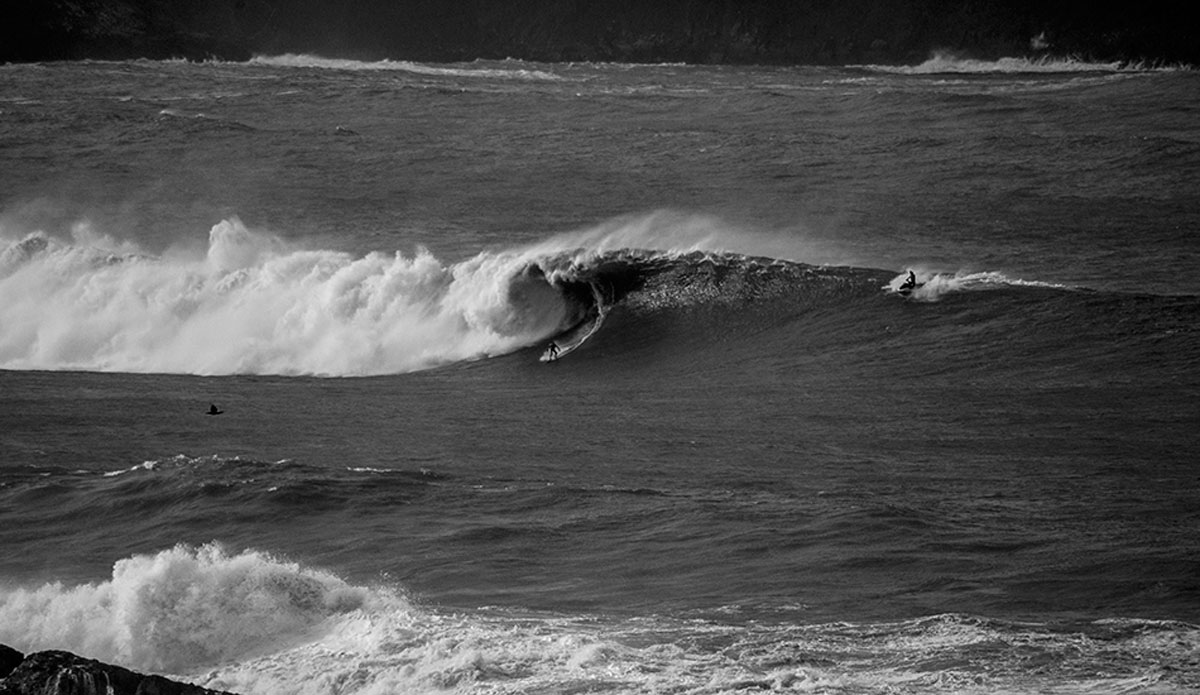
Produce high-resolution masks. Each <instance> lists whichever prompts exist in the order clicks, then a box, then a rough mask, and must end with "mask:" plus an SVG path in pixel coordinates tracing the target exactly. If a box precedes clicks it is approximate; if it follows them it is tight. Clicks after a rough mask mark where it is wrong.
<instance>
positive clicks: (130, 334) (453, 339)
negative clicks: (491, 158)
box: [0, 216, 1061, 376]
mask: <svg viewBox="0 0 1200 695" xmlns="http://www.w3.org/2000/svg"><path fill="white" fill-rule="evenodd" d="M721 234H725V238H721ZM735 237H738V235H737V234H736V233H733V232H730V231H729V230H728V228H727V227H723V226H722V225H720V224H714V225H709V224H705V223H704V222H703V220H697V219H694V218H688V219H686V220H684V221H683V222H682V223H681V222H680V220H677V219H673V218H667V219H666V220H664V219H658V218H655V217H654V216H650V217H646V218H633V219H622V220H615V221H613V222H611V223H608V224H605V225H600V226H597V227H595V228H593V229H591V230H584V231H581V232H577V233H572V234H564V235H560V236H558V237H554V238H552V239H549V240H546V241H544V242H542V243H539V244H535V245H530V246H525V247H516V248H511V249H504V250H489V251H483V252H480V253H478V254H476V255H475V256H474V257H471V258H468V259H466V260H463V261H459V262H455V263H444V262H442V261H440V260H439V259H437V258H436V257H435V256H434V255H433V254H432V253H430V252H429V251H427V250H424V249H417V250H416V251H415V252H413V253H412V254H410V255H406V254H404V253H400V252H395V253H379V252H374V253H368V254H366V255H364V256H355V255H352V254H349V253H345V252H339V251H330V250H311V249H305V248H299V247H296V246H294V245H292V244H289V243H287V242H285V241H284V240H282V239H280V238H279V237H276V236H274V235H271V234H269V233H266V232H260V231H252V230H250V229H247V228H246V227H245V225H243V224H242V223H241V222H239V221H238V220H236V219H234V220H226V221H222V222H221V223H219V224H217V225H216V226H214V227H213V228H212V230H211V231H210V233H209V239H208V247H207V249H206V250H205V251H204V253H202V254H187V253H182V252H170V251H169V252H166V253H164V254H161V255H149V254H146V253H143V252H142V251H141V250H139V249H138V248H137V247H135V246H133V245H131V244H128V243H121V242H116V241H114V240H112V239H109V238H106V237H103V236H101V235H98V234H96V233H94V232H92V231H90V229H89V228H88V227H87V226H85V225H79V226H77V227H76V228H75V230H74V232H73V238H72V240H71V241H69V242H67V241H61V240H58V239H56V238H53V237H50V236H47V235H45V234H43V233H40V232H36V233H33V234H29V235H27V236H25V237H24V238H22V239H20V240H19V241H13V242H10V243H9V244H8V245H7V246H6V247H0V296H3V297H4V302H3V303H0V326H3V331H2V332H0V369H34V370H38V369H45V370H84V371H111V372H145V373H183V374H201V375H219V374H284V375H299V374H305V375H324V376H361V375H374V374H393V373H402V372H411V371H417V370H421V369H427V368H431V367H436V366H439V365H445V364H451V363H456V362H462V361H469V360H476V359H481V358H485V357H493V356H499V355H504V354H509V353H513V352H517V351H520V350H522V349H525V348H528V347H532V346H535V345H541V344H544V343H545V342H546V341H549V340H552V339H557V340H560V341H562V340H566V341H567V342H568V345H567V347H568V348H574V347H576V346H577V344H581V343H582V341H584V340H587V339H589V338H590V337H591V336H593V335H596V334H597V333H598V332H599V331H598V329H599V328H600V325H601V323H602V322H603V321H604V320H605V317H606V316H608V315H609V313H610V311H609V310H610V309H614V307H615V308H617V309H619V310H620V312H623V313H624V314H625V316H626V317H628V316H630V315H632V316H633V317H634V323H637V324H639V325H640V326H641V327H642V328H643V329H644V328H645V327H646V326H648V325H650V324H651V323H652V321H647V320H645V318H646V316H647V314H654V313H656V312H662V311H675V312H676V315H677V316H678V315H679V312H678V311H676V310H690V309H694V308H695V307H697V306H704V307H707V308H709V309H713V310H716V311H718V312H723V313H720V314H709V315H707V316H706V317H705V318H703V319H701V320H698V321H693V322H688V321H683V322H682V323H683V324H684V325H692V326H693V328H694V329H695V330H696V331H699V332H700V333H699V334H698V335H701V336H702V335H708V334H713V333H715V332H719V331H721V330H722V328H721V327H722V326H724V328H725V330H726V332H727V333H730V334H731V335H732V334H734V333H737V332H738V331H740V330H741V328H739V327H738V326H739V325H741V324H739V323H738V322H739V321H742V320H743V319H744V316H745V314H746V313H747V312H746V311H745V310H747V309H752V313H756V314H758V315H759V316H761V317H762V319H763V322H764V323H763V325H774V324H778V323H779V322H780V320H781V317H783V319H786V317H788V316H794V315H796V313H797V312H799V311H807V310H810V309H813V308H822V309H829V310H833V311H837V312H841V314H842V315H843V316H845V317H846V320H847V321H851V322H852V321H853V318H852V315H857V314H858V311H859V310H855V309H851V305H852V304H856V303H858V302H861V301H868V302H878V301H880V300H881V299H882V298H884V297H886V296H887V295H889V294H891V295H894V294H895V293H894V290H896V289H897V288H898V287H899V283H900V281H901V279H902V277H903V274H901V275H897V274H896V272H894V271H887V270H878V269H871V268H861V267H853V266H841V265H813V264H810V263H802V262H798V261H793V260H782V259H780V258H779V257H777V256H776V255H745V254H743V253H741V252H734V251H732V250H730V247H731V246H732V247H737V246H740V247H741V248H742V249H756V250H758V251H759V252H760V253H761V252H765V253H775V254H777V255H779V256H786V255H788V254H787V253H785V252H781V251H780V249H779V248H777V247H776V246H774V245H773V243H772V242H764V241H763V240H762V239H752V238H751V239H749V241H748V240H747V238H745V237H743V238H735ZM731 242H732V243H731ZM813 255H814V256H815V257H816V258H818V259H819V258H820V252H819V250H818V251H816V252H814V254H813ZM918 272H920V279H921V281H922V283H923V284H922V286H921V288H920V289H918V290H917V291H916V292H913V293H912V295H911V296H910V297H908V299H909V300H910V301H937V300H939V299H940V298H942V297H943V296H944V295H946V294H947V293H956V292H960V291H964V290H977V289H992V288H1006V287H1015V286H1023V285H1033V286H1037V287H1047V288H1048V287H1053V286H1049V285H1044V284H1042V283H1036V282H1035V283H1028V282H1022V281H1020V280H1012V279H1009V278H1007V277H1005V276H1003V275H1002V274H999V273H972V274H955V275H948V274H939V273H935V272H932V271H920V270H919V269H918ZM1060 289H1061V288H1060ZM876 306H879V305H876ZM730 309H731V310H732V311H728V310H730ZM678 323H679V322H673V323H672V325H678ZM626 325H627V326H628V322H627V324H626ZM743 327H744V326H743ZM693 337H696V336H693Z"/></svg>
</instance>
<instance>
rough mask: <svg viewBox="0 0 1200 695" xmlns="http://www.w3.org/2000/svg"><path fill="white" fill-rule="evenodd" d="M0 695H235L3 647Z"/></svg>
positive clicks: (71, 657)
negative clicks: (22, 652)
mask: <svg viewBox="0 0 1200 695" xmlns="http://www.w3.org/2000/svg"><path fill="white" fill-rule="evenodd" d="M0 695H232V694H231V693H225V692H223V691H217V690H208V689H207V688H201V687H200V686H198V685H192V684H190V683H180V682H178V681H173V680H171V679H169V678H164V677H163V676H158V675H145V674H141V673H137V672H135V671H130V670H129V669H126V668H122V667H120V666H113V665H112V664H106V663H103V662H100V661H96V660H95V659H86V658H84V657H82V656H78V655H76V654H72V653H71V652H64V651H58V650H51V651H42V652H34V653H32V654H28V655H24V654H21V653H20V652H18V651H17V650H15V649H13V648H12V647H9V646H7V645H3V644H0Z"/></svg>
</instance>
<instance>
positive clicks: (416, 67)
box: [250, 53, 562, 82]
mask: <svg viewBox="0 0 1200 695" xmlns="http://www.w3.org/2000/svg"><path fill="white" fill-rule="evenodd" d="M250 63H251V64H252V65H269V66H272V67H284V68H322V69H327V70H363V71H380V70H383V71H387V70H392V71H399V72H408V73H413V74H417V75H428V76H433V77H478V78H487V79H505V80H530V81H547V82H553V81H558V80H561V79H562V78H560V77H559V76H558V75H555V74H553V73H550V72H546V71H545V70H533V69H529V68H524V67H519V64H511V63H508V62H506V63H504V64H503V65H504V66H503V67H496V66H495V65H494V64H487V63H481V62H479V61H476V62H475V63H470V64H458V65H428V64H426V63H416V62H411V61H407V60H377V61H361V60H347V59H344V58H323V57H321V56H315V55H307V54H294V53H288V54H283V55H276V56H255V57H254V58H251V59H250Z"/></svg>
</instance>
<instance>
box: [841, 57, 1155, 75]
mask: <svg viewBox="0 0 1200 695" xmlns="http://www.w3.org/2000/svg"><path fill="white" fill-rule="evenodd" d="M849 67H858V68H865V69H868V70H872V71H876V72H888V73H894V74H899V75H936V74H944V73H960V74H986V73H1008V74H1020V73H1072V72H1143V71H1146V70H1162V69H1170V68H1161V67H1151V66H1149V65H1146V64H1142V63H1129V62H1123V61H1114V62H1109V63H1094V62H1087V61H1083V60H1078V59H1075V58H1059V57H1053V56H1043V57H1038V58H1000V59H998V60H975V59H971V58H961V57H958V56H955V55H953V54H949V53H935V54H934V55H933V56H931V57H930V58H929V59H928V60H926V61H925V62H923V63H921V64H920V65H911V66H905V65H899V66H897V65H855V66H849Z"/></svg>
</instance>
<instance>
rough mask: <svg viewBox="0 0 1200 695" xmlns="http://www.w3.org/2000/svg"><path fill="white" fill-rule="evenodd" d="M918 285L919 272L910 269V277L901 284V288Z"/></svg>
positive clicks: (907, 288)
mask: <svg viewBox="0 0 1200 695" xmlns="http://www.w3.org/2000/svg"><path fill="white" fill-rule="evenodd" d="M916 286H917V274H916V273H914V272H913V271H911V270H910V271H908V278H907V279H905V281H904V282H903V283H901V284H900V289H901V290H911V289H913V288H915V287H916Z"/></svg>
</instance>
